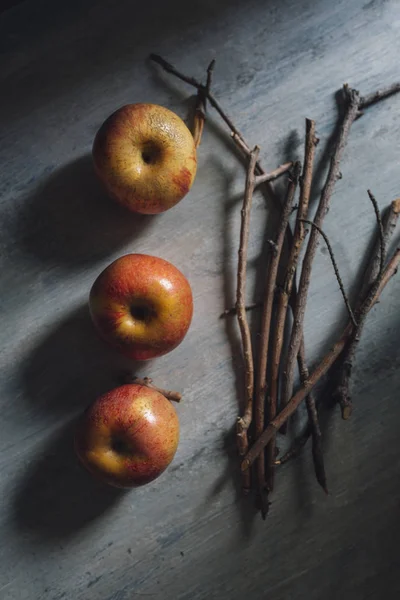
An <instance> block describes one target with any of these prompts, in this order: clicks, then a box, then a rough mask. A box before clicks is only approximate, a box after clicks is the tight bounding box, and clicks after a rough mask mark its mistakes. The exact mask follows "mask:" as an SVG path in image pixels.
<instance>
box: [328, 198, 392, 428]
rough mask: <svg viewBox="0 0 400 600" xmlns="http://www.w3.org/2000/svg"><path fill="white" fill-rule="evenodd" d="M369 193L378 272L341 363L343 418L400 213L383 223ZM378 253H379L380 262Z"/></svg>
mask: <svg viewBox="0 0 400 600" xmlns="http://www.w3.org/2000/svg"><path fill="white" fill-rule="evenodd" d="M368 195H369V197H370V199H371V202H372V204H373V207H374V211H375V215H376V219H377V223H378V236H379V246H378V250H377V254H376V255H375V257H374V259H373V267H372V269H371V272H370V277H371V275H372V274H373V273H372V271H373V270H375V269H376V270H377V273H376V276H375V278H374V279H373V280H372V281H371V283H370V286H369V289H368V291H367V293H366V296H365V298H364V300H363V302H362V304H361V305H360V306H359V308H358V311H357V323H358V324H357V327H355V328H354V330H353V332H352V334H351V337H350V340H349V342H348V344H347V347H346V349H345V352H344V354H343V356H342V365H341V371H340V375H339V381H338V384H337V388H336V391H335V394H334V395H335V397H336V399H337V402H338V403H339V405H340V409H341V412H342V418H343V419H348V418H350V416H351V414H352V412H353V405H352V401H351V394H350V381H351V373H352V370H353V363H354V357H355V354H356V350H357V347H358V343H359V341H360V337H361V333H362V331H363V328H364V324H365V320H366V317H367V314H368V311H369V305H370V304H371V302H372V301H373V297H374V294H375V290H376V289H378V287H379V284H380V281H381V279H382V277H383V265H384V261H385V259H386V245H387V242H389V241H390V236H391V235H392V234H393V232H394V227H392V224H393V221H394V224H395V223H396V221H397V217H398V214H393V213H392V211H391V213H389V216H388V217H387V218H386V219H385V225H383V223H382V219H381V214H380V211H379V207H378V204H377V202H376V200H375V197H374V196H373V194H372V193H371V191H370V190H368ZM393 207H394V209H395V210H396V209H397V201H395V203H392V205H391V208H392V209H393ZM377 255H379V262H378V258H377ZM378 264H379V266H377V265H378ZM374 275H375V274H374Z"/></svg>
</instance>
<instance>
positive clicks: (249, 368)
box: [236, 146, 260, 489]
mask: <svg viewBox="0 0 400 600" xmlns="http://www.w3.org/2000/svg"><path fill="white" fill-rule="evenodd" d="M259 151H260V149H259V148H258V146H255V148H254V150H252V152H251V156H250V160H249V166H248V169H247V176H246V187H245V193H244V199H243V208H242V212H241V214H242V222H241V228H240V245H239V261H238V271H237V293H236V311H237V317H238V322H239V328H240V334H241V338H242V346H243V358H244V364H245V402H244V410H243V413H242V416H241V417H239V418H238V420H237V425H236V439H237V444H238V450H239V454H240V455H241V456H243V455H244V454H245V453H246V452H247V448H248V445H249V442H248V436H247V432H248V429H249V427H250V424H251V421H252V416H253V393H254V362H253V351H252V346H251V334H250V327H249V323H248V321H247V316H246V309H245V295H246V273H247V247H248V241H249V229H250V212H251V204H252V200H253V191H254V183H255V175H254V168H255V165H256V162H257V158H258V154H259ZM249 483H250V482H249V480H247V479H246V480H245V481H243V485H244V488H245V489H247V487H250V486H249Z"/></svg>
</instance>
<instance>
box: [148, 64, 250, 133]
mask: <svg viewBox="0 0 400 600" xmlns="http://www.w3.org/2000/svg"><path fill="white" fill-rule="evenodd" d="M149 58H150V60H152V61H153V62H155V63H157V64H158V65H160V67H162V68H163V69H164V71H167V73H171V75H175V77H177V78H178V79H181V80H182V81H184V82H185V83H188V84H189V85H191V86H193V87H195V88H197V89H198V90H199V89H202V90H203V91H204V94H205V96H206V98H207V100H208V101H209V102H210V104H211V106H212V107H213V108H215V110H216V111H217V113H218V114H219V115H220V117H221V118H222V119H223V120H224V121H225V123H226V124H227V125H228V127H229V129H230V130H231V131H232V132H234V133H236V135H237V136H238V137H240V138H241V139H242V140H244V138H243V136H242V134H241V133H240V131H239V130H238V129H237V128H236V127H235V125H234V124H233V122H232V121H231V119H230V118H229V117H228V115H227V114H226V112H225V111H224V110H223V109H222V108H221V106H220V104H219V102H218V101H217V100H216V99H215V98H214V96H213V94H212V93H211V92H210V91H208V90H207V88H206V86H204V85H203V84H202V83H200V81H197V79H195V78H194V77H188V76H187V75H184V74H183V73H181V72H180V71H178V70H177V69H176V68H175V67H174V66H173V65H171V63H169V62H168V61H166V60H165V59H164V58H162V57H161V56H159V55H158V54H150V57H149Z"/></svg>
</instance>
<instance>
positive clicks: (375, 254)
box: [359, 198, 400, 305]
mask: <svg viewBox="0 0 400 600" xmlns="http://www.w3.org/2000/svg"><path fill="white" fill-rule="evenodd" d="M399 215H400V198H397V199H396V200H393V202H392V203H391V204H390V205H389V206H388V207H387V208H386V210H385V212H384V213H383V217H382V230H383V243H384V248H385V249H386V250H387V249H388V248H389V244H390V241H391V239H392V237H393V234H394V231H395V229H396V225H397V221H398V219H399ZM381 253H382V241H381V235H379V236H378V239H377V241H376V244H375V247H374V249H373V251H372V258H371V261H370V263H369V266H368V268H367V272H366V274H365V277H364V284H363V290H362V294H361V295H360V299H359V305H361V302H362V300H363V299H364V297H365V295H366V293H367V291H368V290H369V288H370V287H371V285H372V284H373V283H374V281H375V279H376V278H377V276H378V273H379V271H380V269H381Z"/></svg>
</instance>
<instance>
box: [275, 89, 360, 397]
mask: <svg viewBox="0 0 400 600" xmlns="http://www.w3.org/2000/svg"><path fill="white" fill-rule="evenodd" d="M344 92H345V95H346V100H347V106H346V111H345V115H344V118H343V121H342V124H341V127H340V132H339V137H338V140H337V143H336V146H335V150H334V153H333V155H332V157H331V161H330V166H329V171H328V175H327V179H326V182H325V186H324V188H323V190H322V194H321V198H320V201H319V205H318V209H317V212H316V215H315V217H314V223H315V225H316V226H317V227H319V228H321V227H322V225H323V221H324V218H325V215H326V213H327V212H328V209H329V205H330V200H331V197H332V193H333V190H334V187H335V183H336V181H337V179H338V178H339V177H340V171H339V167H340V161H341V158H342V156H343V152H344V149H345V146H346V143H347V139H348V136H349V132H350V128H351V125H352V123H353V121H354V120H355V118H356V116H357V113H358V108H359V104H360V94H359V93H358V91H357V90H353V89H350V88H349V87H348V86H344ZM318 238H319V236H318V231H317V230H316V229H315V228H313V229H312V230H311V233H310V238H309V241H308V245H307V250H306V254H305V257H304V261H303V267H302V270H301V276H300V283H299V290H298V294H297V299H296V306H295V310H294V315H293V328H292V332H291V337H290V343H289V351H288V355H287V357H286V361H285V367H284V371H283V378H282V405H283V406H285V405H286V404H287V403H288V401H289V398H290V397H291V395H292V390H293V381H294V369H295V365H296V357H297V354H298V352H299V348H300V343H301V338H302V332H303V324H304V316H305V310H306V303H307V296H308V290H309V287H310V280H311V271H312V264H313V261H314V257H315V254H316V251H317V247H318Z"/></svg>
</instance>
